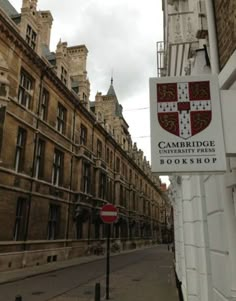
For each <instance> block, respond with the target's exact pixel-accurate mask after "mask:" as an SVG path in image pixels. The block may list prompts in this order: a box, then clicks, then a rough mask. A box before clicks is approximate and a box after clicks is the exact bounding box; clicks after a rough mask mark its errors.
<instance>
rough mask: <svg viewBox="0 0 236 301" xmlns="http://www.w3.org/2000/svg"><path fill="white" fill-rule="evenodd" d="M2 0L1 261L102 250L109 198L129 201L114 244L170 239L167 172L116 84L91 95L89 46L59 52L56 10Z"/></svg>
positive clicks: (9, 263) (19, 262) (25, 262)
mask: <svg viewBox="0 0 236 301" xmlns="http://www.w3.org/2000/svg"><path fill="white" fill-rule="evenodd" d="M0 4H1V5H0V6H1V9H0V105H1V107H0V229H1V231H0V270H7V269H15V268H21V267H24V266H33V265H40V264H44V263H47V262H50V261H56V260H65V259H69V258H73V257H77V256H80V255H84V254H85V253H86V254H88V253H89V252H92V250H94V248H95V247H96V243H97V242H101V243H103V242H104V238H105V237H106V228H105V226H104V225H103V224H102V222H101V219H100V216H99V214H100V209H101V207H102V206H103V205H104V204H106V203H107V202H110V203H113V204H115V205H116V206H117V208H118V210H119V219H118V222H117V223H115V224H114V225H113V227H112V242H113V243H114V242H116V243H117V244H119V245H120V247H121V248H124V249H125V248H127V249H128V248H134V247H138V246H141V245H143V244H148V243H152V242H158V241H160V206H163V197H162V192H161V190H160V181H159V178H155V177H154V176H153V175H152V173H151V167H150V165H149V163H148V161H147V160H146V158H145V157H143V152H142V151H141V150H139V149H138V148H137V146H136V144H133V143H132V141H131V137H130V134H129V131H128V124H127V122H126V121H125V119H124V117H123V115H122V107H121V105H120V104H119V102H118V99H117V97H116V94H115V90H114V87H113V83H111V86H110V88H109V91H108V93H107V95H102V94H101V93H98V94H97V95H96V100H95V101H94V102H90V98H89V97H90V83H89V80H88V77H87V69H86V61H87V54H88V50H87V48H86V46H85V45H77V46H72V47H68V45H67V43H65V42H61V41H60V42H59V43H58V45H57V49H56V52H55V53H54V52H51V51H50V50H49V43H50V33H51V26H52V21H53V18H52V15H51V13H50V12H49V11H38V10H37V1H36V0H31V1H30V0H24V1H23V4H22V10H21V14H18V12H17V11H16V10H15V9H14V8H13V7H12V6H11V4H10V3H9V2H8V1H7V0H0ZM91 246H92V247H91Z"/></svg>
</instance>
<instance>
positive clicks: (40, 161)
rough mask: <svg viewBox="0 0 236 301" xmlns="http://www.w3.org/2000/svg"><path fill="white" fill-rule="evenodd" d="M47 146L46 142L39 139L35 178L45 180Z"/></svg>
mask: <svg viewBox="0 0 236 301" xmlns="http://www.w3.org/2000/svg"><path fill="white" fill-rule="evenodd" d="M45 145H46V142H45V141H44V140H43V139H41V138H39V139H38V143H37V150H36V163H35V178H36V179H43V176H44V162H45Z"/></svg>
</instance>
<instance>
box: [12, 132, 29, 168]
mask: <svg viewBox="0 0 236 301" xmlns="http://www.w3.org/2000/svg"><path fill="white" fill-rule="evenodd" d="M25 145H26V130H25V129H23V128H19V130H18V135H17V141H16V156H15V170H16V171H17V172H21V171H23V167H24V159H25Z"/></svg>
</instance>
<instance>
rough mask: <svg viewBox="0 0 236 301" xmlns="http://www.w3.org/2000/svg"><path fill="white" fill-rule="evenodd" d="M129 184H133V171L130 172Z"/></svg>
mask: <svg viewBox="0 0 236 301" xmlns="http://www.w3.org/2000/svg"><path fill="white" fill-rule="evenodd" d="M129 183H130V184H132V183H133V173H132V169H130V170H129Z"/></svg>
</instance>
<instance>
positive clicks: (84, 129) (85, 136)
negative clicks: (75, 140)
mask: <svg viewBox="0 0 236 301" xmlns="http://www.w3.org/2000/svg"><path fill="white" fill-rule="evenodd" d="M87 139H88V129H87V127H86V126H85V125H83V124H81V125H80V144H81V145H85V146H86V145H87Z"/></svg>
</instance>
